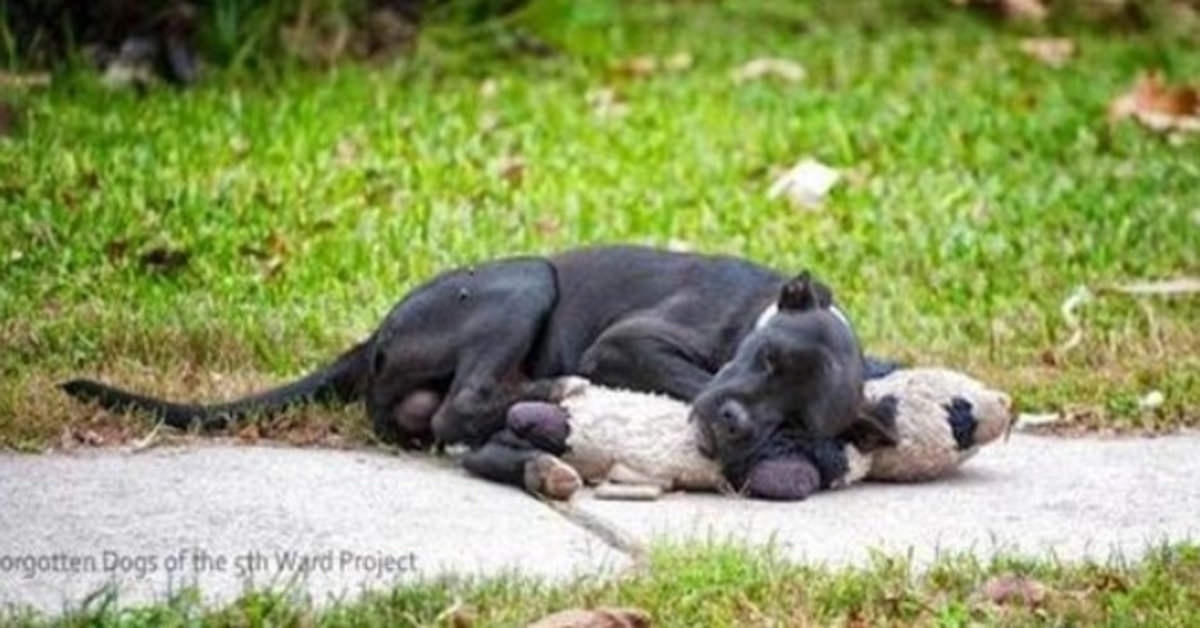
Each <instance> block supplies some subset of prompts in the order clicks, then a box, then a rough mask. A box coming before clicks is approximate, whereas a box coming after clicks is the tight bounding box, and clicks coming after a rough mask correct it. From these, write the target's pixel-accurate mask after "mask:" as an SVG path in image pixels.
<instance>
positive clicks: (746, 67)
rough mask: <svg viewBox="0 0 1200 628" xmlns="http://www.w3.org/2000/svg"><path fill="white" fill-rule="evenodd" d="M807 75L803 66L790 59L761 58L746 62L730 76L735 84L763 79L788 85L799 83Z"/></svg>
mask: <svg viewBox="0 0 1200 628" xmlns="http://www.w3.org/2000/svg"><path fill="white" fill-rule="evenodd" d="M806 74H807V73H806V72H805V71H804V66H802V65H800V64H799V63H796V62H795V61H792V60H790V59H779V58H773V57H763V58H759V59H754V60H752V61H747V62H746V63H745V64H743V65H741V66H739V67H738V68H737V69H735V70H734V71H733V72H731V73H730V75H731V76H732V78H733V81H734V82H735V83H745V82H747V81H758V80H761V79H764V78H768V77H773V78H778V79H781V80H783V81H786V82H788V83H799V82H800V81H803V80H804V77H805V75H806Z"/></svg>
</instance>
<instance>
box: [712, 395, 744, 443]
mask: <svg viewBox="0 0 1200 628" xmlns="http://www.w3.org/2000/svg"><path fill="white" fill-rule="evenodd" d="M717 418H718V419H719V420H718V422H717V423H718V424H719V425H720V426H721V428H722V429H723V430H724V431H725V433H726V434H728V435H729V436H730V437H731V438H740V437H741V436H743V435H745V434H746V433H747V432H748V431H750V413H749V412H748V411H747V410H746V406H744V405H742V404H741V402H738V401H734V400H732V399H730V400H728V401H726V402H725V403H722V404H721V407H720V409H718V410H717Z"/></svg>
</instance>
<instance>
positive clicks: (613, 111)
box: [584, 87, 629, 118]
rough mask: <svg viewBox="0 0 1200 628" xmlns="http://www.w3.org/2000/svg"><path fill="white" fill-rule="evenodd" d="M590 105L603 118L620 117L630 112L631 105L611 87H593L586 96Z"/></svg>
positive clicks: (585, 98) (593, 111)
mask: <svg viewBox="0 0 1200 628" xmlns="http://www.w3.org/2000/svg"><path fill="white" fill-rule="evenodd" d="M584 100H585V101H586V102H587V104H588V106H590V107H591V108H592V113H595V114H596V115H597V116H598V117H601V118H620V117H622V116H625V115H627V114H628V113H629V105H628V104H626V103H625V101H624V99H623V98H622V97H621V95H620V94H618V93H617V92H616V90H614V89H612V88H611V87H600V88H597V89H593V90H591V91H589V92H588V93H587V95H585V96H584Z"/></svg>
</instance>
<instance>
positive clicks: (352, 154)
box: [334, 137, 359, 166]
mask: <svg viewBox="0 0 1200 628" xmlns="http://www.w3.org/2000/svg"><path fill="white" fill-rule="evenodd" d="M358 153H359V146H358V142H356V141H354V140H353V139H350V138H348V137H344V138H342V139H340V140H338V143H337V147H335V148H334V161H335V162H336V163H337V164H338V165H339V166H349V165H350V164H352V163H354V162H355V161H356V160H357V159H358Z"/></svg>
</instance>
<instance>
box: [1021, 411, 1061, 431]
mask: <svg viewBox="0 0 1200 628" xmlns="http://www.w3.org/2000/svg"><path fill="white" fill-rule="evenodd" d="M1062 422H1063V416H1062V415H1061V414H1059V413H1057V412H1044V413H1023V414H1020V415H1017V420H1016V421H1015V422H1014V423H1013V429H1015V430H1017V431H1019V432H1027V431H1030V430H1036V429H1038V428H1041V427H1049V426H1051V425H1058V424H1059V423H1062Z"/></svg>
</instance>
